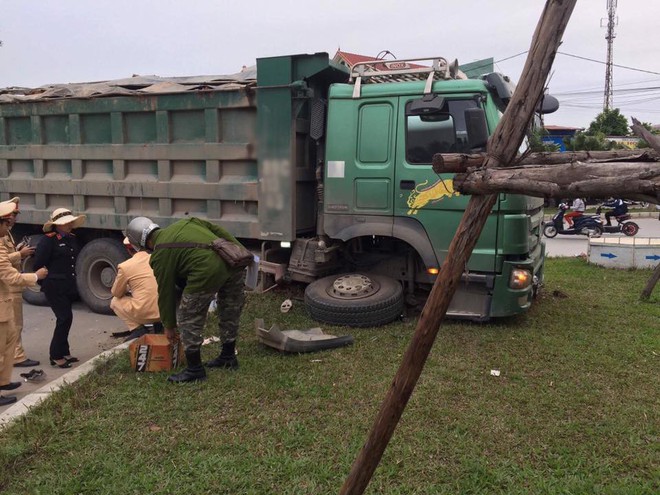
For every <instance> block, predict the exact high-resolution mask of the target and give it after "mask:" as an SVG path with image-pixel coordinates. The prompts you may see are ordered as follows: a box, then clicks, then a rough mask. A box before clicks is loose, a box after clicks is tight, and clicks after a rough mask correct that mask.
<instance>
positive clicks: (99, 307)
mask: <svg viewBox="0 0 660 495" xmlns="http://www.w3.org/2000/svg"><path fill="white" fill-rule="evenodd" d="M127 258H128V253H127V252H126V249H125V248H124V246H123V245H122V243H121V242H119V241H117V240H115V239H95V240H93V241H92V242H90V243H88V244H85V246H84V247H83V248H82V250H81V251H80V254H79V255H78V261H77V262H76V273H77V284H78V293H79V294H80V298H81V299H82V300H83V302H84V303H85V304H87V306H88V307H89V309H91V310H92V311H94V313H100V314H106V315H112V314H114V313H113V311H112V309H110V300H111V299H112V294H111V293H110V289H111V288H112V284H113V282H114V281H115V276H116V275H117V265H118V264H119V263H121V262H122V261H125V260H126V259H127Z"/></svg>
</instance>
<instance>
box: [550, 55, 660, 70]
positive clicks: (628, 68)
mask: <svg viewBox="0 0 660 495" xmlns="http://www.w3.org/2000/svg"><path fill="white" fill-rule="evenodd" d="M557 53H558V54H559V55H565V56H566V57H573V58H579V59H580V60H587V61H589V62H595V63H597V64H603V65H607V62H603V61H602V60H595V59H593V58H587V57H581V56H580V55H573V54H571V53H566V52H557ZM612 66H613V67H618V68H619V69H627V70H634V71H636V72H645V73H646V74H653V75H656V76H660V72H654V71H652V70H644V69H637V68H635V67H628V66H626V65H619V64H612Z"/></svg>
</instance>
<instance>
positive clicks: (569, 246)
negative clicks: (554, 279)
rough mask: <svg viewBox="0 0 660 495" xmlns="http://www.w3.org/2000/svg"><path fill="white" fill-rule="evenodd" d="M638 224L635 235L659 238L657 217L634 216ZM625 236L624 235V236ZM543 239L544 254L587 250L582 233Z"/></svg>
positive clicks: (576, 252) (583, 252) (587, 245)
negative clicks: (637, 232) (637, 230)
mask: <svg viewBox="0 0 660 495" xmlns="http://www.w3.org/2000/svg"><path fill="white" fill-rule="evenodd" d="M633 220H634V222H635V223H637V225H639V234H637V237H658V238H660V221H658V217H657V216H655V217H653V218H634V219H633ZM622 236H623V234H604V235H603V237H622ZM624 237H625V236H624ZM543 239H544V240H545V248H546V254H547V255H548V256H579V255H581V254H585V255H586V254H587V252H588V250H589V241H588V238H587V237H586V236H583V235H558V236H557V237H555V238H554V239H548V238H547V237H544V238H543Z"/></svg>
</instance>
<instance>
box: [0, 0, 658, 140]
mask: <svg viewBox="0 0 660 495" xmlns="http://www.w3.org/2000/svg"><path fill="white" fill-rule="evenodd" d="M615 1H616V0H615ZM544 4H545V2H544V1H542V0H502V1H494V0H462V1H460V0H458V1H457V0H453V1H447V0H406V1H398V2H396V1H391V0H379V1H377V2H376V1H372V0H362V1H358V0H350V1H349V0H332V1H328V0H316V1H307V2H300V1H289V0H250V1H226V0H0V40H2V42H3V46H2V47H0V87H8V86H28V87H36V86H41V85H44V84H48V83H64V82H82V81H94V80H104V79H119V78H124V77H128V76H131V75H133V74H139V75H151V74H155V75H159V76H189V75H206V74H231V73H234V72H238V71H239V70H240V69H241V67H242V66H243V65H252V64H254V63H255V60H256V58H257V57H264V56H275V55H289V54H295V53H314V52H323V51H325V52H328V53H329V54H330V55H331V56H332V55H333V54H334V53H335V51H336V50H337V49H338V48H341V49H342V50H344V51H347V52H353V53H360V54H363V55H371V56H376V55H377V54H378V53H379V52H380V51H381V50H389V51H390V52H392V53H393V54H394V55H395V56H396V57H397V58H414V57H432V56H438V55H440V56H444V57H445V58H447V59H454V58H458V60H459V62H460V63H467V62H471V61H474V60H478V59H482V58H487V57H494V58H495V60H496V61H499V62H498V63H497V64H496V70H498V71H499V72H503V73H505V74H508V75H510V76H511V77H512V78H513V79H514V80H518V79H519V76H520V72H521V70H522V67H523V64H524V62H525V56H526V55H525V54H523V55H519V56H517V57H513V56H515V55H517V54H520V53H521V52H525V51H527V50H528V48H529V44H530V41H531V37H532V34H533V32H534V28H535V26H536V24H537V22H538V18H539V16H540V14H541V11H542V10H543V6H544ZM617 18H618V25H617V27H616V30H615V33H616V38H615V40H614V63H615V64H618V65H620V66H626V67H628V68H631V69H637V70H631V69H626V68H623V67H614V77H613V80H614V90H615V91H614V106H615V107H617V108H620V109H621V112H622V113H623V114H624V115H625V116H626V117H631V116H634V117H637V118H638V119H640V120H642V121H644V122H650V123H655V124H660V29H658V27H659V25H660V1H658V0H620V1H618V7H617ZM601 24H602V27H601ZM606 24H607V0H578V2H577V7H576V8H575V10H574V12H573V15H572V17H571V21H570V22H569V25H568V28H567V30H566V33H565V35H564V43H563V45H562V46H561V48H560V52H562V53H565V54H569V55H572V56H573V57H572V56H569V55H557V58H556V60H555V64H554V69H553V74H552V78H551V80H550V82H549V90H550V93H552V94H554V95H556V96H557V97H558V98H559V99H560V101H561V103H562V107H561V109H560V110H559V111H558V112H557V113H555V114H552V115H549V116H547V117H546V124H554V125H566V126H575V127H586V126H588V125H589V122H591V121H592V120H593V118H594V117H595V116H596V115H597V114H598V113H599V112H600V111H602V108H603V91H604V84H605V69H606V66H605V65H604V62H605V61H606V58H607V42H606V40H605V35H606V33H607V29H606V27H605V26H606ZM575 56H577V57H584V58H586V59H593V60H594V61H595V62H592V61H588V60H584V59H580V58H574V57H575ZM509 57H513V58H509ZM504 59H508V60H504ZM599 62H600V63H599Z"/></svg>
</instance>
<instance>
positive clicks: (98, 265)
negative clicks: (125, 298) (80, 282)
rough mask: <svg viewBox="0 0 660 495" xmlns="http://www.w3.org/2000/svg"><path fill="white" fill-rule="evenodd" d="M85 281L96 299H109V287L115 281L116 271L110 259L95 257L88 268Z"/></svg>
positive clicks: (110, 295)
mask: <svg viewBox="0 0 660 495" xmlns="http://www.w3.org/2000/svg"><path fill="white" fill-rule="evenodd" d="M87 273H88V277H87V282H88V286H89V290H90V291H91V292H92V294H94V296H95V297H97V298H98V299H110V298H111V297H112V294H111V292H110V289H111V288H112V284H113V282H114V281H115V276H116V275H117V272H116V270H115V268H114V266H113V265H112V262H111V261H110V260H106V259H97V260H95V261H94V262H93V263H92V264H91V266H90V267H89V270H88V272H87Z"/></svg>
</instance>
